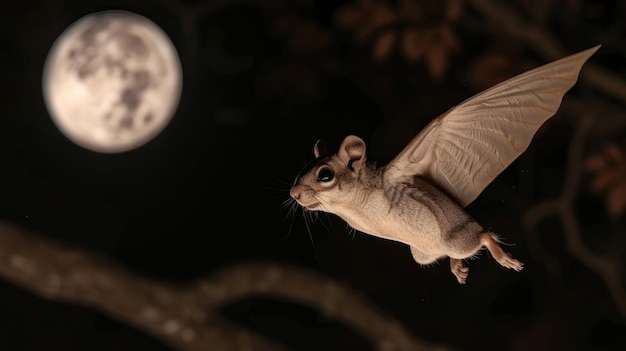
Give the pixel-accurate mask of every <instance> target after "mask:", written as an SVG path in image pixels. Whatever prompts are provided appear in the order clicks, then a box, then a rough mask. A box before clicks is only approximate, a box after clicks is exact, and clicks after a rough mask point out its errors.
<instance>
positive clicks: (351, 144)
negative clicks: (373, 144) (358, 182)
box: [337, 135, 365, 171]
mask: <svg viewBox="0 0 626 351" xmlns="http://www.w3.org/2000/svg"><path fill="white" fill-rule="evenodd" d="M337 156H338V157H339V159H340V160H341V162H342V163H344V164H345V165H347V166H348V168H350V169H352V170H354V171H358V170H359V169H360V168H361V167H363V165H364V164H365V142H364V141H363V140H362V139H361V138H359V137H358V136H355V135H348V136H347V137H346V138H345V139H343V142H342V143H341V146H340V147H339V152H337Z"/></svg>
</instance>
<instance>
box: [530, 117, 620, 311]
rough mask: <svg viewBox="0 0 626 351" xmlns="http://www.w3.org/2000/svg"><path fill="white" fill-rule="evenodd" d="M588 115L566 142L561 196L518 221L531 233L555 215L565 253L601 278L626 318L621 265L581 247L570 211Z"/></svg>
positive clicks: (579, 170)
mask: <svg viewBox="0 0 626 351" xmlns="http://www.w3.org/2000/svg"><path fill="white" fill-rule="evenodd" d="M591 116H593V115H589V114H587V115H583V117H582V118H580V119H579V122H578V123H577V129H576V131H575V133H574V135H573V137H572V140H571V142H570V148H569V152H568V166H567V170H566V171H565V176H566V179H565V182H564V185H563V191H562V193H561V195H560V196H559V197H558V198H557V199H550V200H545V201H543V202H540V203H538V204H537V205H535V206H533V207H531V208H530V209H529V210H528V211H527V212H526V214H525V215H524V217H523V219H522V221H523V224H524V226H525V227H526V229H527V230H529V231H532V230H534V227H535V226H536V225H537V223H538V222H539V221H540V220H541V219H543V218H545V217H549V216H553V215H556V216H558V217H559V219H560V220H561V224H562V226H563V231H564V233H565V245H566V247H567V250H568V251H569V253H570V254H572V255H573V256H574V257H576V258H577V259H578V260H579V261H580V262H582V263H583V264H585V265H586V266H587V267H588V268H589V269H591V270H593V271H594V272H596V273H597V274H598V275H600V277H602V279H603V280H604V283H605V284H606V286H607V289H608V291H609V293H610V294H611V296H612V297H613V300H614V301H615V303H616V305H617V307H618V309H619V310H620V312H621V313H622V315H624V316H626V291H625V290H624V286H623V282H622V266H621V264H620V262H619V260H617V259H614V258H613V256H612V254H611V252H606V253H601V254H597V253H595V252H593V251H592V250H590V249H589V248H588V247H587V246H586V245H585V243H584V241H583V238H582V233H581V230H580V227H579V226H578V223H577V220H576V214H575V212H574V201H575V198H576V194H577V192H578V189H579V186H580V179H581V176H582V171H583V167H582V160H583V151H584V146H585V139H586V137H587V134H588V131H589V129H590V128H591V126H592V124H593V121H592V117H591Z"/></svg>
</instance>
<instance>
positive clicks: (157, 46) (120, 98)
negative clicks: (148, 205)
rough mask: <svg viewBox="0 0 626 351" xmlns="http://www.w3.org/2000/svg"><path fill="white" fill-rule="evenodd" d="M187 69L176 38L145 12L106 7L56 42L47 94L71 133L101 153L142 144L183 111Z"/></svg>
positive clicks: (64, 129)
mask: <svg viewBox="0 0 626 351" xmlns="http://www.w3.org/2000/svg"><path fill="white" fill-rule="evenodd" d="M181 90H182V69H181V65H180V61H179V58H178V55H177V53H176V50H175V48H174V45H173V44H172V42H171V41H170V40H169V38H168V37H167V36H166V34H165V33H164V32H163V31H162V30H161V29H160V28H159V27H157V26H156V25H155V24H154V23H153V22H151V21H150V20H148V19H146V18H145V17H142V16H139V15H137V14H133V13H130V12H124V11H106V12H99V13H95V14H91V15H88V16H86V17H83V18H81V19H80V20H78V21H77V22H75V23H74V24H72V25H71V26H70V27H68V29H66V30H65V31H64V32H63V33H62V34H61V36H59V38H58V39H57V41H56V42H55V43H54V45H53V47H52V49H51V50H50V53H49V54H48V57H47V59H46V63H45V67H44V75H43V91H44V99H45V102H46V105H47V107H48V110H49V112H50V114H51V116H52V118H53V120H54V122H55V124H56V125H57V126H58V127H59V129H60V130H61V131H62V132H63V134H65V135H66V136H67V137H68V138H69V139H70V140H72V141H73V142H75V143H76V144H78V145H80V146H82V147H85V148H87V149H90V150H93V151H98V152H107V153H111V152H123V151H128V150H131V149H134V148H137V147H139V146H141V145H143V144H145V143H146V142H148V141H149V140H151V139H152V138H154V137H155V136H156V135H157V134H158V133H160V132H161V131H162V130H163V128H165V126H166V125H167V124H168V123H169V121H170V119H171V117H172V115H173V114H174V112H175V111H176V108H177V106H178V102H179V99H180V94H181Z"/></svg>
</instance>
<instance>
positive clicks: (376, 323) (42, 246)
mask: <svg viewBox="0 0 626 351" xmlns="http://www.w3.org/2000/svg"><path fill="white" fill-rule="evenodd" d="M0 276H2V277H4V278H5V279H6V280H9V281H11V282H13V283H15V284H16V285H19V286H21V287H23V288H25V289H27V290H29V291H32V292H34V293H36V294H38V295H40V296H42V297H45V298H48V299H51V300H57V301H65V302H68V303H74V304H79V305H84V306H89V307H92V308H95V309H97V310H99V311H102V312H104V313H106V314H108V315H110V316H112V317H114V318H117V319H119V320H120V321H122V322H126V323H128V324H130V325H133V326H135V327H137V328H138V329H140V330H143V331H145V332H147V333H149V334H151V335H153V336H154V337H156V338H158V339H160V340H162V341H163V342H164V343H166V344H168V345H171V346H172V347H175V348H176V349H179V350H189V351H200V350H225V351H228V350H233V351H234V350H247V349H250V350H260V351H263V350H277V351H280V350H285V349H284V348H283V347H280V346H279V345H277V344H275V343H274V342H272V341H270V340H268V339H266V338H264V337H262V336H260V335H258V334H255V333H253V332H250V331H247V330H245V329H242V328H240V327H237V326H233V325H230V324H228V323H227V322H226V321H224V320H223V319H222V318H221V317H220V315H219V310H220V308H221V307H223V306H224V305H225V304H228V303H232V302H234V301H236V300H240V299H244V298H247V297H250V296H254V295H271V296H280V297H283V298H286V299H288V300H291V301H294V302H297V303H302V304H306V305H309V306H311V307H313V308H316V309H318V310H321V311H323V312H324V313H325V314H326V315H328V316H329V317H331V318H336V319H338V320H340V321H342V322H344V323H345V324H346V325H348V326H349V327H351V328H352V329H354V330H356V331H357V332H359V333H361V334H362V335H364V336H365V337H366V338H369V340H370V341H371V342H372V343H373V344H374V345H375V347H376V348H377V349H379V350H407V351H414V350H450V349H449V348H447V347H443V346H436V345H432V344H430V343H427V342H424V341H421V340H418V339H417V338H415V337H414V336H412V335H410V333H408V332H407V330H406V329H405V328H404V327H403V326H402V325H401V324H400V323H399V322H397V321H395V320H394V319H392V318H390V317H389V316H387V315H386V314H385V313H383V312H382V311H380V310H378V309H377V308H375V307H374V306H372V305H371V303H369V302H368V301H367V300H366V299H365V298H364V297H363V296H361V295H360V294H359V293H358V292H356V291H354V290H352V289H350V288H348V287H346V286H342V285H340V284H338V283H337V282H335V281H334V280H332V279H330V278H327V277H324V276H321V275H319V274H316V273H314V272H311V271H308V270H306V269H303V268H295V267H288V266H285V265H279V264H271V263H269V264H263V263H251V264H242V265H238V266H235V267H231V268H226V269H223V270H222V271H220V272H217V273H215V274H214V275H213V276H211V277H208V278H206V279H202V280H199V281H197V282H196V283H194V284H192V285H189V286H175V285H172V284H169V283H167V282H155V281H150V280H147V279H145V278H142V277H139V276H136V275H134V274H132V273H130V272H128V271H127V270H125V269H124V268H123V267H120V266H119V265H117V264H115V263H114V262H112V261H110V260H107V259H105V258H104V257H100V256H97V255H96V254H93V253H89V252H86V251H83V250H81V249H77V248H70V247H67V246H64V245H60V244H58V243H54V242H51V241H50V240H46V239H45V238H43V237H39V236H36V235H33V234H31V233H28V232H27V231H25V230H23V229H20V228H18V227H16V226H14V225H11V224H9V223H6V222H2V221H0Z"/></svg>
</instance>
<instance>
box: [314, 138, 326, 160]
mask: <svg viewBox="0 0 626 351" xmlns="http://www.w3.org/2000/svg"><path fill="white" fill-rule="evenodd" d="M313 154H314V155H315V158H320V157H321V156H326V155H328V152H327V151H326V143H325V142H324V140H322V139H319V140H318V141H316V142H315V146H313Z"/></svg>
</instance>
